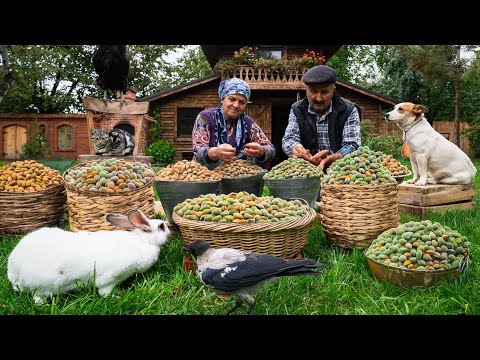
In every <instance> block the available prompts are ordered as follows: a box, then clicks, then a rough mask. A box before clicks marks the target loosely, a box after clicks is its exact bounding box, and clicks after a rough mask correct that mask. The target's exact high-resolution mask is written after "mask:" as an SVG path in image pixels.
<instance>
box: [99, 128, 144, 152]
mask: <svg viewBox="0 0 480 360" xmlns="http://www.w3.org/2000/svg"><path fill="white" fill-rule="evenodd" d="M92 143H93V148H94V149H95V154H97V155H103V156H122V155H131V154H132V153H133V148H134V147H135V140H134V138H133V136H132V135H131V134H130V133H129V132H128V131H125V130H123V129H113V130H111V131H110V132H108V131H106V130H105V129H92Z"/></svg>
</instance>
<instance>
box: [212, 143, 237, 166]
mask: <svg viewBox="0 0 480 360" xmlns="http://www.w3.org/2000/svg"><path fill="white" fill-rule="evenodd" d="M235 153H236V150H235V148H234V147H233V146H232V145H230V144H221V145H219V146H218V147H211V148H210V150H208V157H209V158H210V159H211V160H213V161H218V160H222V161H224V162H230V161H233V160H235V159H236V156H235Z"/></svg>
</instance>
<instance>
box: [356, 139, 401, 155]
mask: <svg viewBox="0 0 480 360" xmlns="http://www.w3.org/2000/svg"><path fill="white" fill-rule="evenodd" d="M362 144H363V143H362ZM364 145H367V146H368V147H369V148H370V149H372V150H374V151H381V152H383V153H384V154H387V155H390V154H392V155H397V154H398V153H399V151H400V146H401V145H402V142H401V141H400V140H398V139H397V138H396V137H395V136H394V135H378V136H372V137H371V138H369V139H368V140H367V142H366V143H365V144H364Z"/></svg>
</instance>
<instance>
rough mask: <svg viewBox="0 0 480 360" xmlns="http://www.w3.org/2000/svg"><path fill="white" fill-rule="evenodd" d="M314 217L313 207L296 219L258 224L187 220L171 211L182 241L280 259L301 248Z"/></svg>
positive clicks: (292, 256) (295, 252) (294, 255)
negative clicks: (257, 253)
mask: <svg viewBox="0 0 480 360" xmlns="http://www.w3.org/2000/svg"><path fill="white" fill-rule="evenodd" d="M314 220H315V210H313V209H312V208H309V210H308V212H307V214H306V215H304V216H302V217H301V218H299V219H295V220H290V221H280V222H272V223H259V224H257V223H251V224H250V223H249V224H247V223H245V224H241V223H240V224H233V223H218V222H210V221H199V220H189V219H185V218H183V217H181V216H180V215H178V214H177V213H176V212H174V213H173V221H174V222H175V224H177V225H178V227H179V229H180V233H181V234H182V237H183V238H184V240H185V243H186V244H189V243H191V242H193V241H195V240H206V241H208V242H209V243H210V245H211V246H213V247H216V248H221V247H229V248H234V249H239V250H242V251H249V252H259V253H264V254H270V255H275V256H279V257H283V258H294V257H296V256H297V255H298V254H299V253H300V252H301V251H302V249H303V247H304V246H305V243H306V241H307V235H308V231H309V229H310V224H311V222H312V221H314Z"/></svg>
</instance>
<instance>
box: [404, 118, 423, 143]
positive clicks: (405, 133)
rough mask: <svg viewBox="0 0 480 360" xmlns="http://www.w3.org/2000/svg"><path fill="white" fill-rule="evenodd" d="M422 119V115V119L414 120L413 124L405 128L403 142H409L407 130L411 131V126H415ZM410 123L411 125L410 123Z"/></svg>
mask: <svg viewBox="0 0 480 360" xmlns="http://www.w3.org/2000/svg"><path fill="white" fill-rule="evenodd" d="M421 120H422V117H420V119H418V120H413V121H412V122H411V123H410V124H413V125H412V126H410V127H409V128H408V129H407V130H403V142H404V143H406V142H407V132H409V131H410V129H411V128H413V127H414V126H415V125H417V124H418V123H419V122H420V121H421ZM410 124H409V125H410Z"/></svg>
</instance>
